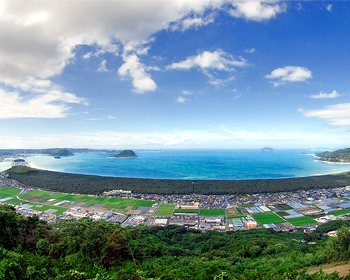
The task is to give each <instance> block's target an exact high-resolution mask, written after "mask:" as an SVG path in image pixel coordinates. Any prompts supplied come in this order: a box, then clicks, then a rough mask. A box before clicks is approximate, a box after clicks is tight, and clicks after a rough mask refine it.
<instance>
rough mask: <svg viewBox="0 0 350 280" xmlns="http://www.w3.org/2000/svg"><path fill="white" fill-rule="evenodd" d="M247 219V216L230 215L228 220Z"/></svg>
mask: <svg viewBox="0 0 350 280" xmlns="http://www.w3.org/2000/svg"><path fill="white" fill-rule="evenodd" d="M244 217H247V216H246V215H228V219H238V218H244Z"/></svg>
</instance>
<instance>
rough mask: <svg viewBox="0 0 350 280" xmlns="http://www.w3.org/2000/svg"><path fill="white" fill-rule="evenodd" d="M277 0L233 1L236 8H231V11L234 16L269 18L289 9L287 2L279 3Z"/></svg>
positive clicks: (257, 19)
mask: <svg viewBox="0 0 350 280" xmlns="http://www.w3.org/2000/svg"><path fill="white" fill-rule="evenodd" d="M276 2H277V1H254V0H253V1H249V0H248V1H247V0H238V1H234V2H233V3H232V6H233V7H234V9H231V10H230V11H229V13H230V15H231V16H233V17H238V18H239V17H242V18H245V19H247V20H254V21H263V20H269V19H271V18H274V17H276V15H277V14H279V13H283V12H285V11H286V9H287V5H286V3H282V4H278V3H276Z"/></svg>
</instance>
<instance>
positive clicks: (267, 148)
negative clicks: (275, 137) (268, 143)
mask: <svg viewBox="0 0 350 280" xmlns="http://www.w3.org/2000/svg"><path fill="white" fill-rule="evenodd" d="M262 151H263V152H272V151H273V149H272V148H270V147H265V148H263V149H262Z"/></svg>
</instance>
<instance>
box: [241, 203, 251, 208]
mask: <svg viewBox="0 0 350 280" xmlns="http://www.w3.org/2000/svg"><path fill="white" fill-rule="evenodd" d="M238 207H240V208H246V207H255V204H254V203H247V204H238Z"/></svg>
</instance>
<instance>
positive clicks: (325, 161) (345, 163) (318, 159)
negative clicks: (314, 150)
mask: <svg viewBox="0 0 350 280" xmlns="http://www.w3.org/2000/svg"><path fill="white" fill-rule="evenodd" d="M314 157H315V158H317V159H315V160H314V161H316V162H323V163H328V164H341V165H347V164H348V165H350V162H334V161H327V160H320V157H318V156H316V155H314Z"/></svg>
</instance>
